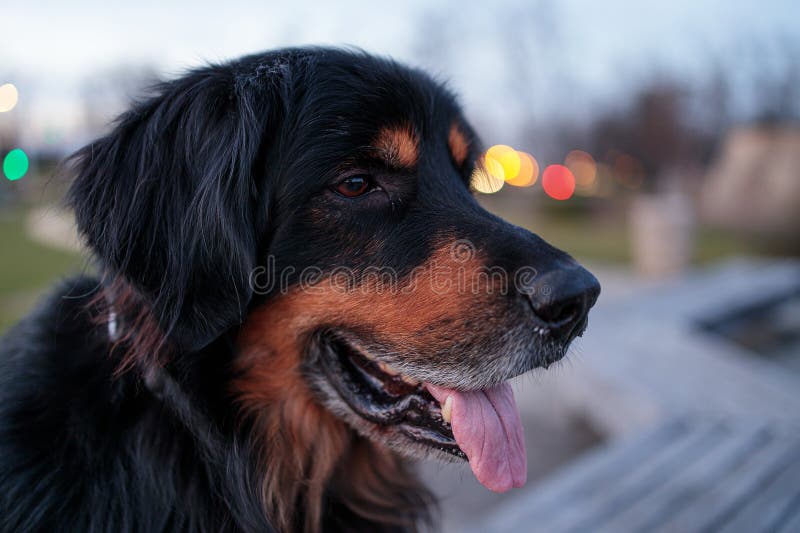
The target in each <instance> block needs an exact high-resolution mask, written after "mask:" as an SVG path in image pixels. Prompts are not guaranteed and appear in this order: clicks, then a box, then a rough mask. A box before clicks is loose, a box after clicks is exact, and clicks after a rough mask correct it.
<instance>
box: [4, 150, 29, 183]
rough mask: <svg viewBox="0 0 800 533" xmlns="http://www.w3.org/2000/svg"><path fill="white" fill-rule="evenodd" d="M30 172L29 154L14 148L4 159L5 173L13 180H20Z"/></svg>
mask: <svg viewBox="0 0 800 533" xmlns="http://www.w3.org/2000/svg"><path fill="white" fill-rule="evenodd" d="M27 172H28V155H27V154H26V153H25V152H24V151H22V150H21V149H20V148H14V149H13V150H11V151H10V152H8V154H6V157H5V159H3V174H5V176H6V178H8V179H9V180H11V181H14V180H18V179H20V178H21V177H23V176H24V175H25V174H26V173H27Z"/></svg>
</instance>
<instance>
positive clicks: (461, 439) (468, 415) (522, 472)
mask: <svg viewBox="0 0 800 533" xmlns="http://www.w3.org/2000/svg"><path fill="white" fill-rule="evenodd" d="M427 387H428V390H429V391H430V393H431V394H432V395H433V397H434V398H436V400H438V401H439V403H441V404H442V406H443V409H444V410H445V411H446V410H447V408H445V407H444V406H445V404H446V403H447V402H448V399H447V398H448V397H450V398H451V400H450V402H451V404H450V406H449V407H450V409H449V410H450V425H451V426H452V428H453V435H454V436H455V438H456V443H457V444H458V446H459V447H460V448H461V450H462V451H463V452H464V453H465V454H467V458H468V459H469V466H470V467H471V468H472V472H473V473H474V474H475V477H476V478H478V481H480V482H481V483H482V484H483V486H484V487H486V488H487V489H489V490H492V491H495V492H505V491H507V490H510V489H511V488H512V487H522V486H523V485H524V484H525V478H526V476H527V472H528V461H527V456H526V455H525V435H524V434H523V432H522V422H521V421H520V418H519V410H518V409H517V404H516V402H515V401H514V392H513V391H512V390H511V386H510V385H509V384H508V383H503V384H501V385H498V386H496V387H492V388H490V389H483V390H476V391H469V392H463V391H456V390H452V389H446V388H443V387H436V386H434V385H430V384H427ZM445 417H446V415H445Z"/></svg>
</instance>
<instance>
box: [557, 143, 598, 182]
mask: <svg viewBox="0 0 800 533" xmlns="http://www.w3.org/2000/svg"><path fill="white" fill-rule="evenodd" d="M564 166H565V167H567V168H568V169H569V170H570V171H571V172H572V174H573V175H574V176H575V186H576V187H577V189H578V190H581V189H584V190H591V189H592V187H593V185H594V183H595V181H596V180H597V163H595V160H594V158H593V157H592V156H591V155H590V154H588V153H586V152H584V151H583V150H572V151H571V152H570V153H568V154H567V157H566V158H564Z"/></svg>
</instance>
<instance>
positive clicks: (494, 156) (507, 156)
mask: <svg viewBox="0 0 800 533" xmlns="http://www.w3.org/2000/svg"><path fill="white" fill-rule="evenodd" d="M485 160H486V169H487V170H488V171H489V172H491V174H492V175H493V176H494V177H495V178H500V179H503V180H506V181H508V180H512V179H514V178H516V177H517V176H518V175H519V170H520V167H521V166H522V161H521V159H520V156H519V154H518V153H517V151H516V150H514V149H513V148H511V147H510V146H506V145H505V144H496V145H494V146H492V147H491V148H489V149H488V150H486V156H485ZM493 162H496V163H497V164H499V165H500V167H501V168H502V174H501V175H498V173H497V172H496V171H495V169H496V168H497V166H496V165H495V164H494V163H493Z"/></svg>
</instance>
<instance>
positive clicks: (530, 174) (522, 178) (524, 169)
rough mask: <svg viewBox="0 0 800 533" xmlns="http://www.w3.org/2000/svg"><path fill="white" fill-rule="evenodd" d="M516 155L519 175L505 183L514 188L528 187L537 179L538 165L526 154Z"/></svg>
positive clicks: (518, 153)
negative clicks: (518, 163) (518, 162)
mask: <svg viewBox="0 0 800 533" xmlns="http://www.w3.org/2000/svg"><path fill="white" fill-rule="evenodd" d="M517 155H518V157H519V160H520V167H519V173H518V174H517V176H516V177H515V178H512V179H510V180H506V181H507V182H508V184H509V185H514V186H516V187H530V186H531V185H533V184H534V183H536V180H537V179H538V178H539V163H537V162H536V158H534V157H533V156H532V155H531V154H529V153H527V152H517Z"/></svg>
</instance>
